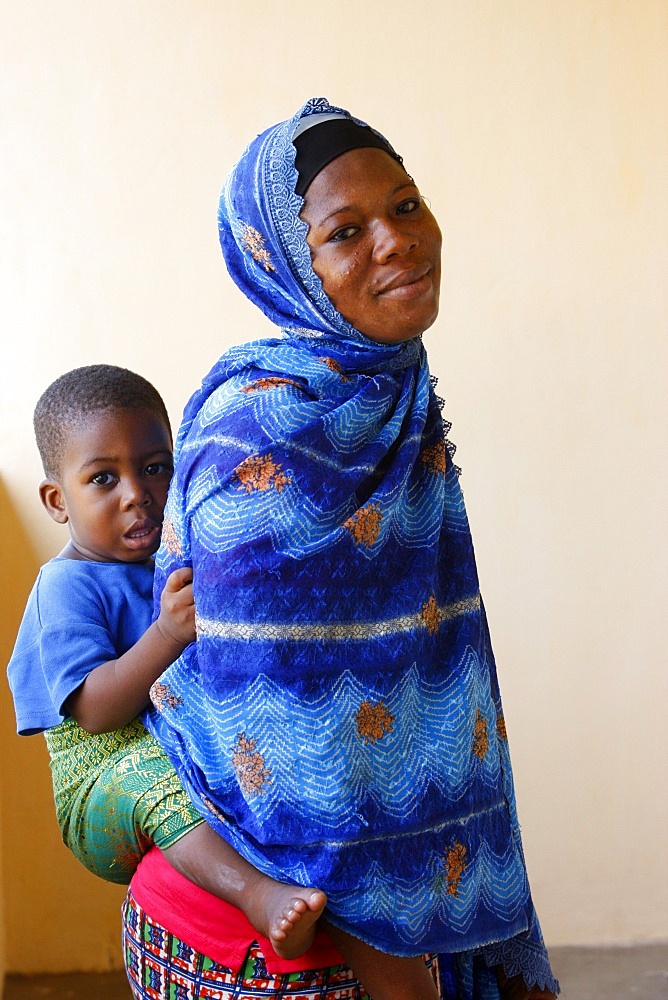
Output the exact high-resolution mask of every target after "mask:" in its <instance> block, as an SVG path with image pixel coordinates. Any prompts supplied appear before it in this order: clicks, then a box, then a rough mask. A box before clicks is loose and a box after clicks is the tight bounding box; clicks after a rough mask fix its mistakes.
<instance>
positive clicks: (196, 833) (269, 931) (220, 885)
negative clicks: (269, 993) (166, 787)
mask: <svg viewBox="0 0 668 1000" xmlns="http://www.w3.org/2000/svg"><path fill="white" fill-rule="evenodd" d="M162 851H163V854H164V855H165V858H166V859H167V861H168V862H169V863H170V865H172V867H173V868H176V870H177V871H178V872H180V873H181V874H182V875H184V876H185V877H186V878H187V879H190V881H191V882H194V883H195V884H196V885H199V886H201V887H202V889H206V890H207V891H208V892H211V893H213V894H214V895H215V896H219V897H220V898H221V899H224V900H225V901H226V902H228V903H231V904H232V905H233V906H236V907H238V908H239V909H240V910H242V912H243V913H245V914H246V916H247V917H248V919H249V920H250V922H251V924H252V925H253V927H254V928H255V930H256V931H259V932H260V933H261V934H263V935H264V936H265V937H267V938H269V940H270V941H271V944H272V947H273V949H274V951H275V952H276V953H277V954H278V955H281V956H282V957H283V958H297V957H298V956H299V955H301V954H302V953H303V952H305V951H306V949H307V948H309V947H310V945H311V942H312V941H313V935H314V933H315V923H316V921H317V919H318V917H319V916H320V915H321V913H322V911H323V909H324V908H325V903H326V902H327V897H326V896H325V894H324V892H321V891H320V890H319V889H304V888H302V887H301V886H296V885H288V884H287V883H285V882H277V881H276V880H275V879H273V878H270V877H269V876H268V875H264V874H262V872H259V871H258V870H257V869H256V868H254V867H253V866H252V865H251V864H249V863H248V862H247V861H246V860H245V859H244V858H242V857H241V855H240V854H238V853H237V852H236V851H235V850H234V848H233V847H231V846H230V845H229V844H228V843H227V841H225V840H223V838H222V837H219V836H218V834H217V833H215V832H214V831H213V830H212V829H211V827H210V826H209V824H208V823H204V822H202V823H200V825H199V826H196V827H194V828H193V829H192V830H190V831H189V832H188V833H186V834H184V835H183V836H182V837H181V838H180V839H179V840H177V841H176V843H174V844H172V845H171V846H170V847H167V848H162Z"/></svg>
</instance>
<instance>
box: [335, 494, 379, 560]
mask: <svg viewBox="0 0 668 1000" xmlns="http://www.w3.org/2000/svg"><path fill="white" fill-rule="evenodd" d="M382 520H383V515H382V513H381V510H380V504H378V503H368V504H367V505H366V507H360V509H359V510H356V511H355V513H354V514H353V515H352V516H351V517H349V518H348V520H347V521H344V522H343V527H344V528H347V529H348V531H349V532H350V534H351V535H352V537H353V540H354V541H355V542H356V543H357V545H364V546H366V548H368V549H370V548H371V546H372V545H373V543H374V542H375V541H376V539H377V538H378V534H379V532H380V525H381V521H382Z"/></svg>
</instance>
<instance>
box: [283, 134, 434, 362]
mask: <svg viewBox="0 0 668 1000" xmlns="http://www.w3.org/2000/svg"><path fill="white" fill-rule="evenodd" d="M301 217H302V219H304V221H305V222H307V223H308V226H309V231H308V235H307V237H306V240H307V243H308V245H309V248H310V250H311V259H312V262H313V270H314V271H315V273H316V274H317V275H318V277H319V278H320V280H321V281H322V286H323V289H324V291H325V294H326V295H327V296H328V298H329V299H330V301H331V302H332V303H333V305H334V306H335V307H336V308H337V309H338V310H339V312H340V313H341V315H342V316H343V317H344V319H347V320H348V322H349V323H350V324H351V325H352V326H354V327H355V329H357V330H359V331H360V333H363V334H365V335H366V336H367V337H369V339H370V340H374V341H377V342H379V343H384V344H397V343H401V342H402V341H404V340H409V339H411V338H412V337H417V336H419V335H420V334H422V333H424V331H425V330H427V329H428V328H429V327H430V326H431V325H432V323H433V322H434V320H435V319H436V316H437V315H438V302H439V291H440V280H441V232H440V230H439V228H438V224H437V223H436V220H435V219H434V217H433V215H432V214H431V212H430V211H429V209H428V208H427V206H426V205H425V203H424V201H423V200H422V198H421V196H420V192H419V191H418V189H417V187H416V186H415V183H414V182H413V180H412V178H411V177H409V176H408V174H407V173H406V171H405V170H404V168H403V167H402V165H401V164H400V163H398V162H397V161H396V160H395V159H393V158H392V157H391V156H389V155H388V154H387V153H386V152H384V151H383V150H380V149H373V148H370V149H367V148H363V149H353V150H350V151H348V152H347V153H344V154H342V155H341V156H339V157H337V159H335V160H333V161H332V162H331V163H329V164H328V165H327V166H326V167H325V168H324V169H323V170H321V171H320V173H319V174H318V175H317V176H316V177H315V178H314V180H313V181H312V183H311V184H310V186H309V187H308V189H307V191H306V195H305V198H304V206H303V208H302V211H301Z"/></svg>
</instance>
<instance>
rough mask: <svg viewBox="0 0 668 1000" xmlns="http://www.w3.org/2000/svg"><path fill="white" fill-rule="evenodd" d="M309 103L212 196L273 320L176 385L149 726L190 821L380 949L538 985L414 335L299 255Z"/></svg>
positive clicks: (479, 635) (504, 777) (470, 587)
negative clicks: (170, 639)
mask: <svg viewBox="0 0 668 1000" xmlns="http://www.w3.org/2000/svg"><path fill="white" fill-rule="evenodd" d="M323 110H325V111H326V110H331V109H330V108H329V105H327V103H326V102H325V101H323V100H313V101H309V103H308V104H307V105H305V107H304V108H302V109H301V111H300V112H299V113H298V114H297V115H296V116H295V117H294V118H293V119H291V120H290V121H287V122H284V123H282V124H280V125H277V126H275V127H274V128H271V129H269V130H268V131H266V132H265V133H264V134H262V135H260V136H259V137H258V138H257V139H255V140H254V142H252V143H251V144H250V146H249V147H248V148H247V149H246V151H245V153H244V154H243V156H242V157H241V159H240V161H239V162H238V164H237V165H236V167H235V168H234V169H233V171H232V173H231V175H230V177H229V179H228V180H227V182H226V184H225V187H224V190H223V193H222V196H221V201H220V215H219V223H220V239H221V243H222V247H223V252H224V256H225V260H226V263H227V266H228V269H229V271H230V274H231V275H232V277H233V278H234V280H235V281H236V283H237V284H238V285H239V287H240V288H241V289H242V290H243V291H244V292H245V294H246V295H247V296H248V297H249V298H250V299H251V300H252V301H253V302H255V303H256V304H257V305H258V306H259V307H260V308H261V309H262V311H263V312H264V313H265V314H266V315H267V316H268V317H269V318H270V319H271V320H272V321H273V322H274V323H276V324H277V325H278V326H279V327H280V328H281V330H282V334H281V336H280V337H278V338H275V339H268V340H261V341H257V342H254V343H250V344H246V345H244V346H241V347H236V348H233V349H231V350H229V351H227V352H226V353H225V354H224V355H223V356H222V357H221V358H220V360H219V361H218V363H217V364H216V365H215V366H214V368H213V369H212V371H211V372H210V373H209V374H208V375H207V376H206V378H205V379H204V381H203V384H202V387H201V389H200V390H199V391H198V392H196V393H195V394H194V396H193V397H192V398H191V400H190V402H189V403H188V405H187V407H186V410H185V414H184V418H183V424H182V426H181V429H180V431H179V434H178V439H177V444H176V453H175V458H176V471H175V475H174V480H173V483H172V488H171V490H170V495H169V501H168V506H167V511H166V521H165V528H164V533H163V545H162V548H161V550H160V552H159V555H158V560H157V562H158V581H157V586H158V592H159V590H160V587H161V584H162V582H163V581H164V579H165V576H166V574H168V573H169V572H171V570H172V569H174V568H175V567H176V566H177V565H181V564H183V563H188V564H192V565H193V567H194V586H195V601H196V608H197V632H198V641H197V643H196V644H193V645H192V646H190V647H189V648H188V649H187V650H186V652H185V653H184V655H183V656H182V657H181V658H180V660H178V661H177V662H176V663H175V664H174V665H173V666H172V667H171V668H170V669H168V670H167V671H166V673H165V674H164V676H163V677H162V678H161V679H160V681H159V682H158V683H157V684H156V685H155V687H154V689H153V692H152V697H153V702H154V709H153V710H152V711H151V712H150V713H149V715H148V717H147V723H148V725H149V727H150V728H151V729H152V730H153V732H154V733H155V734H156V735H157V737H158V738H159V739H160V741H161V742H162V743H163V745H164V746H165V748H166V749H167V752H168V753H169V754H170V756H171V758H172V759H173V761H174V764H175V766H176V768H177V770H178V772H179V774H180V776H181V778H182V779H183V781H184V783H185V785H186V787H187V788H188V791H189V792H190V794H191V796H192V797H193V799H194V801H195V803H196V804H197V805H198V806H199V807H200V809H201V810H202V812H203V814H204V815H205V816H206V817H207V819H208V820H209V822H210V823H211V824H212V826H213V827H214V828H215V829H217V830H218V831H219V832H220V833H221V834H222V835H223V836H224V837H225V838H226V839H227V840H228V841H229V842H230V843H231V844H232V845H233V846H234V847H235V848H236V849H237V850H238V851H239V852H240V853H241V854H243V855H244V856H245V857H246V858H247V859H248V860H249V861H251V862H252V863H253V864H254V865H256V866H257V867H258V868H260V869H261V870H263V871H265V872H267V873H268V874H270V875H272V876H274V877H276V878H279V879H282V880H283V881H293V882H295V883H298V884H302V885H315V886H318V887H320V888H322V889H324V890H325V891H326V892H327V895H328V898H329V905H328V909H327V915H328V917H329V919H331V921H332V922H333V923H334V924H337V925H338V926H340V927H342V928H344V929H346V930H349V931H351V932H352V933H354V934H356V935H357V936H358V937H361V938H362V939H364V940H366V941H368V942H370V943H371V944H373V945H375V946H376V947H377V948H379V949H381V950H384V951H387V952H391V953H395V954H402V955H415V954H420V953H422V952H425V951H439V952H444V951H445V952H451V953H453V952H459V953H461V952H464V951H466V950H470V949H476V948H480V947H483V946H489V945H490V944H492V943H496V944H495V947H496V948H497V949H499V948H500V949H501V951H497V952H495V956H494V957H495V959H498V960H501V958H502V957H503V955H502V952H503V948H504V947H505V945H508V947H509V948H512V949H514V952H513V954H514V955H515V956H517V954H519V953H520V952H521V954H522V958H521V960H519V959H517V960H516V959H513V960H512V961H511V960H510V959H509V960H508V963H507V965H508V968H509V969H511V968H512V966H513V961H514V962H515V965H517V966H518V967H521V968H524V969H525V970H527V969H528V970H529V971H528V972H527V975H532V976H534V978H535V979H536V980H538V981H540V982H542V983H545V982H552V980H551V978H550V973H549V965H548V964H547V958H546V956H545V952H544V949H543V946H542V944H541V943H540V932H539V930H538V927H537V923H536V921H535V914H534V911H533V907H532V903H531V898H530V894H529V888H528V883H527V877H526V872H525V867H524V861H523V857H522V850H521V844H520V838H519V832H518V826H517V820H516V816H515V806H514V795H513V789H512V777H511V770H510V762H509V758H508V748H507V742H506V733H505V726H504V722H503V714H502V710H501V702H500V698H499V691H498V686H497V681H496V675H495V668H494V660H493V657H492V651H491V647H490V642H489V637H488V632H487V625H486V621H485V615H484V610H483V606H482V602H481V599H480V593H479V589H478V579H477V575H476V568H475V563H474V556H473V549H472V543H471V536H470V532H469V527H468V523H467V518H466V513H465V510H464V503H463V499H462V494H461V491H460V487H459V481H458V475H457V470H456V469H455V467H454V466H453V463H452V458H451V453H450V452H451V449H449V447H448V445H447V442H446V438H445V430H444V426H443V422H442V419H441V414H440V406H439V400H438V399H437V397H436V396H435V394H434V389H433V385H432V380H431V378H430V375H429V370H428V367H427V359H426V355H425V351H424V348H423V346H422V344H421V341H420V340H419V339H417V340H414V341H410V342H408V343H403V344H399V345H396V346H385V345H382V344H377V343H372V342H371V341H370V340H368V339H367V338H366V337H365V336H363V335H362V334H361V333H359V332H358V331H356V330H355V329H354V328H353V327H351V325H350V324H349V323H347V322H346V321H345V320H344V319H343V317H342V316H341V315H340V314H339V313H338V312H337V311H336V310H335V309H334V307H333V306H332V304H331V303H330V302H329V300H328V299H327V297H326V296H325V294H324V292H323V289H322V286H321V283H320V280H319V278H318V277H317V276H316V275H315V273H314V272H313V270H312V267H311V260H310V254H309V249H308V246H307V244H306V239H305V236H306V225H305V223H303V222H302V221H301V220H300V218H299V211H300V208H301V205H302V200H301V198H299V197H298V196H297V195H296V194H294V187H295V180H296V171H295V168H294V156H295V150H294V147H293V145H292V142H291V136H292V133H293V130H294V127H295V123H296V122H297V121H298V120H299V118H300V117H302V116H304V115H309V114H312V113H314V112H319V111H323ZM504 943H505V944H504ZM518 948H519V952H518ZM508 955H510V952H508ZM534 973H535V975H534ZM462 995H463V994H462ZM480 995H482V994H480ZM485 995H490V996H491V995H494V994H493V993H490V994H485Z"/></svg>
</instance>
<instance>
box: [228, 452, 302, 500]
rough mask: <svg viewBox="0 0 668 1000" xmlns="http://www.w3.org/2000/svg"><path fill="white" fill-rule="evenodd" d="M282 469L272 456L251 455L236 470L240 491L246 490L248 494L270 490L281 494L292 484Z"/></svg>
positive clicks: (235, 476) (235, 477)
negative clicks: (285, 487)
mask: <svg viewBox="0 0 668 1000" xmlns="http://www.w3.org/2000/svg"><path fill="white" fill-rule="evenodd" d="M281 468H282V466H281V465H280V464H279V463H277V462H274V460H273V458H272V457H271V455H249V456H248V458H246V459H244V461H243V462H242V463H241V465H240V466H238V468H237V469H236V471H235V473H234V479H236V480H237V481H238V482H239V489H243V490H246V493H252V492H253V490H259V491H260V492H261V493H264V492H266V491H267V490H270V489H275V490H277V491H278V492H279V493H280V492H281V490H282V489H283V487H284V486H286V485H287V484H288V483H290V482H292V480H291V479H290V477H289V476H286V475H285V473H284V472H281Z"/></svg>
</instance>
